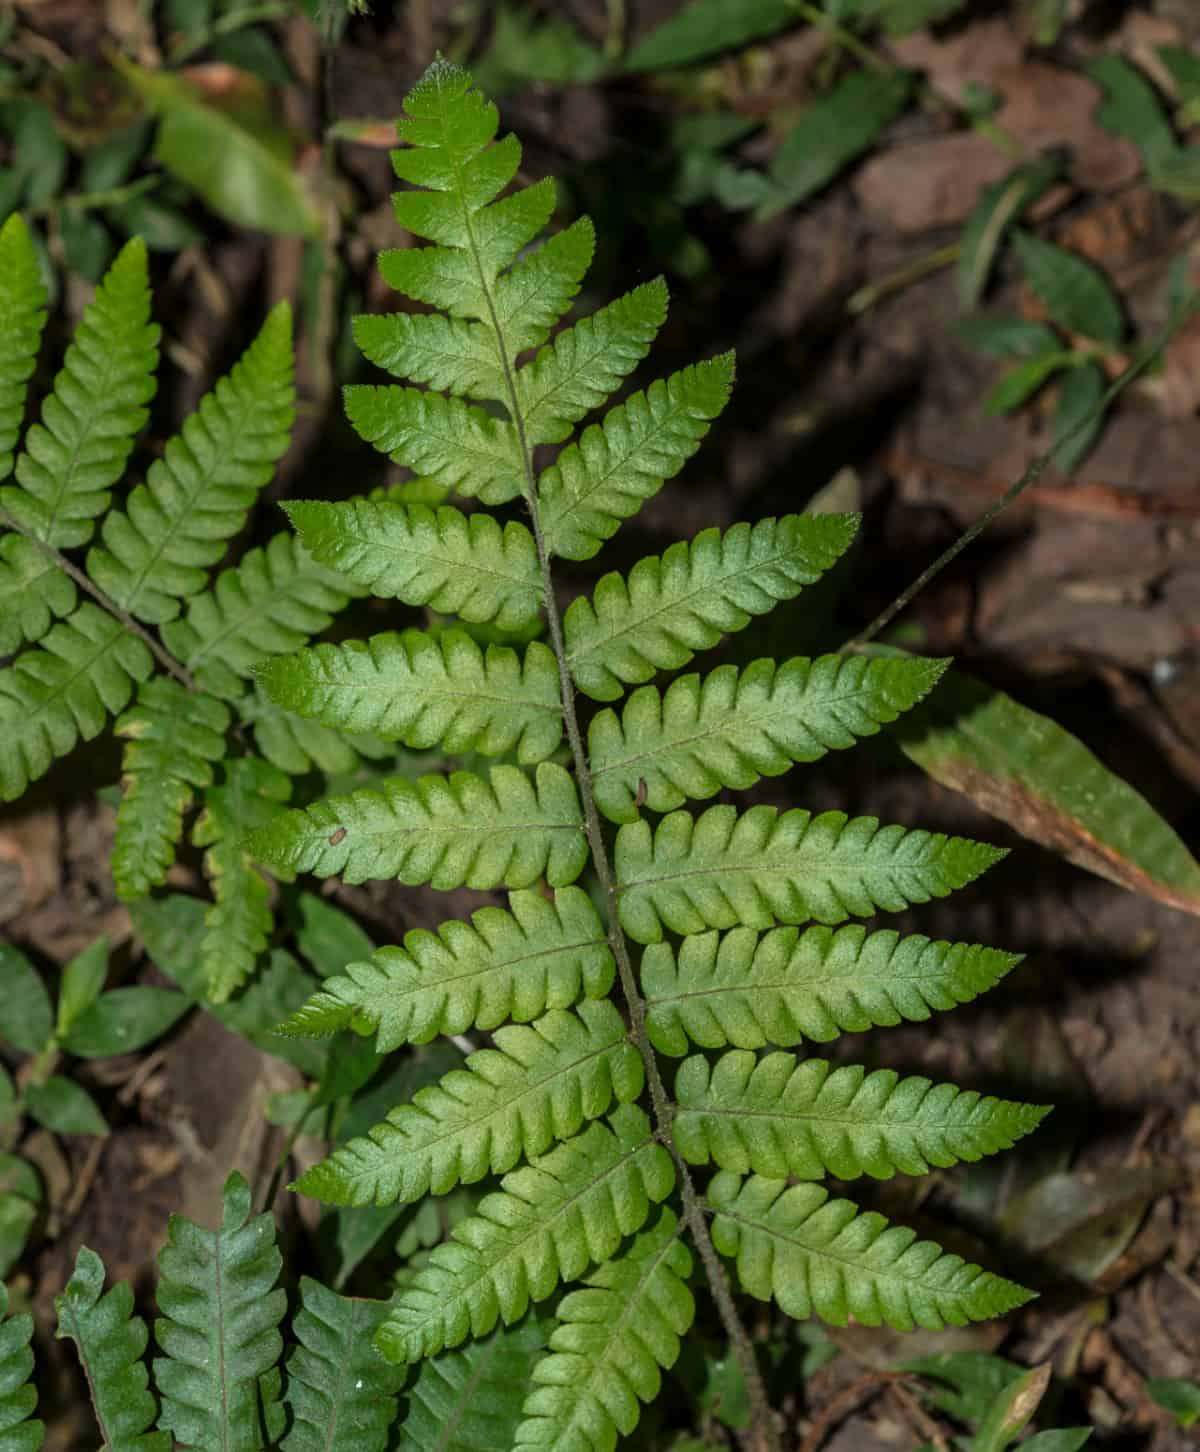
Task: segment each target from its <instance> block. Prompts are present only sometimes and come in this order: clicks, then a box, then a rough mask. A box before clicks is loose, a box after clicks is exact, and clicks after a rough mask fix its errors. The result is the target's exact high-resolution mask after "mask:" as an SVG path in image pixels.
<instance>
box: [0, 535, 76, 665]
mask: <svg viewBox="0 0 1200 1452" xmlns="http://www.w3.org/2000/svg"><path fill="white" fill-rule="evenodd" d="M0 522H2V521H0ZM77 598H78V597H77V595H76V591H75V585H74V582H73V581H72V580H71V579H70V578H69V577H68V576H67V575H65V574H63V572H62V570H60V569H59V568H58V566H57V565H56V564H55V563H54V561H53V560H52V559H51V558H50V557H49V556H48V555H47V554H46V553H45V551H44V550H42V549H40V548H39V547H38V546H37V545H36V544H35V543H34V541H33V540H31V539H26V538H25V536H24V535H21V534H6V535H5V536H4V537H3V538H2V539H0V655H15V654H16V652H17V650H18V649H19V647H20V646H21V644H22V642H24V641H30V642H33V641H37V640H40V639H41V638H42V636H43V635H45V633H46V632H47V630H49V629H50V625H51V622H52V621H54V620H55V619H56V618H57V619H61V618H62V616H64V615H69V614H70V613H71V611H72V610H74V608H75V602H76V599H77Z"/></svg>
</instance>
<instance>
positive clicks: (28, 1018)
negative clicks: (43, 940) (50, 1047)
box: [0, 943, 54, 1054]
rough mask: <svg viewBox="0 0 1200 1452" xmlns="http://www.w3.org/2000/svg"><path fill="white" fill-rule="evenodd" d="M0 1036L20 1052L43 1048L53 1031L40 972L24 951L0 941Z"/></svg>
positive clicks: (47, 1000) (51, 1012) (47, 995)
mask: <svg viewBox="0 0 1200 1452" xmlns="http://www.w3.org/2000/svg"><path fill="white" fill-rule="evenodd" d="M0 983H3V984H4V991H3V992H2V993H0V1037H2V1038H6V1039H7V1040H8V1041H9V1043H10V1044H11V1045H12V1046H13V1048H14V1049H20V1050H21V1052H22V1053H23V1054H36V1053H39V1052H40V1051H41V1050H42V1049H43V1048H45V1046H46V1044H47V1042H48V1041H49V1039H50V1035H51V1034H52V1033H53V1032H54V1010H53V1009H52V1007H51V1006H50V995H49V994H48V993H47V992H46V988H45V985H44V984H43V983H42V979H41V975H40V974H39V973H38V971H37V969H36V968H35V967H34V966H33V964H32V963H31V962H30V961H29V959H28V958H26V956H25V954H24V953H20V952H18V951H17V949H16V948H14V947H13V946H12V945H11V944H9V943H0Z"/></svg>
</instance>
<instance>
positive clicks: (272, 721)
mask: <svg viewBox="0 0 1200 1452" xmlns="http://www.w3.org/2000/svg"><path fill="white" fill-rule="evenodd" d="M237 713H238V715H239V716H240V717H241V719H242V720H243V721H244V722H246V724H247V725H248V726H249V727H250V728H251V730H252V731H253V732H254V744H255V746H256V747H257V748H258V752H259V754H260V755H261V756H265V757H266V759H267V760H268V761H269V762H270V763H271V765H272V766H277V767H278V768H279V769H280V771H286V772H287V773H288V774H289V775H290V776H303V775H304V774H305V773H306V772H309V771H312V770H313V768H314V767H315V768H316V769H317V770H318V771H323V772H326V773H327V774H329V775H335V776H336V775H341V774H344V773H347V772H351V771H356V770H357V769H358V768H359V767H360V766H361V765H362V762H363V758H364V757H365V758H366V759H367V760H368V761H386V760H388V759H389V758H393V757H394V756H395V751H394V750H393V749H392V748H391V747H389V745H388V744H387V742H386V741H381V740H380V739H379V737H378V736H369V735H365V734H353V735H352V734H349V733H347V732H344V731H333V730H331V729H330V728H329V727H328V726H322V725H321V724H320V722H319V721H306V720H305V719H304V718H303V717H302V716H297V715H296V714H295V712H294V711H285V710H284V708H283V707H282V706H277V705H276V704H275V702H274V701H272V700H271V699H270V697H269V696H268V695H267V693H266V692H265V691H264V690H262V689H261V687H260V686H259V684H258V682H257V681H256V682H255V683H254V686H253V688H252V689H251V691H250V693H249V694H248V695H245V696H242V697H241V699H240V700H239V701H238V703H237Z"/></svg>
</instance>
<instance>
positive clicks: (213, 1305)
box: [154, 1173, 287, 1452]
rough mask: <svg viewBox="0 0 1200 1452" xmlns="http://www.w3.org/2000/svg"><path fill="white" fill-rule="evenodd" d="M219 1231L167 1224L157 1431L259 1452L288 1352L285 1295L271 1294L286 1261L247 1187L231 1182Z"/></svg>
mask: <svg viewBox="0 0 1200 1452" xmlns="http://www.w3.org/2000/svg"><path fill="white" fill-rule="evenodd" d="M223 1202H224V1209H223V1214H222V1221H221V1228H220V1230H203V1229H201V1228H200V1226H198V1225H193V1224H192V1222H191V1221H190V1220H186V1219H185V1218H184V1217H183V1216H182V1215H172V1216H171V1219H170V1221H169V1222H168V1224H167V1243H166V1245H165V1246H164V1247H163V1249H162V1250H161V1251H160V1252H159V1256H158V1265H159V1271H160V1275H161V1279H160V1281H159V1284H158V1306H159V1310H160V1311H161V1312H162V1315H161V1316H160V1317H159V1319H158V1320H157V1321H156V1322H155V1323H154V1336H155V1340H156V1341H157V1342H158V1345H159V1347H160V1349H161V1350H162V1352H163V1355H162V1356H161V1357H158V1358H156V1359H155V1362H154V1378H155V1381H156V1383H157V1385H158V1389H159V1392H160V1394H161V1396H162V1413H161V1415H160V1417H159V1425H160V1426H161V1427H163V1428H164V1429H165V1430H166V1431H168V1432H171V1433H173V1435H174V1437H175V1440H176V1441H177V1442H182V1443H183V1444H184V1446H186V1447H195V1448H197V1449H199V1452H258V1449H259V1448H260V1447H261V1446H262V1434H261V1431H260V1425H259V1423H260V1415H261V1412H262V1410H263V1408H262V1399H261V1393H260V1378H263V1377H265V1376H266V1375H267V1374H268V1373H270V1372H271V1371H272V1370H273V1369H274V1368H275V1366H276V1363H277V1362H278V1360H279V1354H280V1352H281V1351H282V1349H283V1338H282V1337H281V1336H280V1334H279V1329H278V1328H279V1323H280V1321H281V1320H282V1319H283V1315H284V1312H285V1311H286V1309H287V1295H286V1293H285V1292H284V1291H282V1290H277V1289H273V1287H274V1286H275V1282H276V1280H277V1279H278V1276H279V1269H280V1266H281V1265H282V1263H283V1257H282V1256H281V1255H280V1254H279V1251H278V1249H277V1248H276V1245H275V1222H274V1221H273V1220H272V1219H271V1217H270V1216H269V1215H257V1216H255V1217H254V1218H253V1219H252V1218H251V1217H250V1187H249V1185H247V1184H246V1181H245V1180H244V1179H243V1178H242V1176H241V1175H239V1174H237V1173H234V1174H232V1175H230V1177H229V1179H228V1180H227V1181H226V1182H225V1190H224V1196H223Z"/></svg>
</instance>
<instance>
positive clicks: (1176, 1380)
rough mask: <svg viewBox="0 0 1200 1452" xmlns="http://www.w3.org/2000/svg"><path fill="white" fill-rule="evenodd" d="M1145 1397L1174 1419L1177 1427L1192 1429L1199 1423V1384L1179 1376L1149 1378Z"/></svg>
mask: <svg viewBox="0 0 1200 1452" xmlns="http://www.w3.org/2000/svg"><path fill="white" fill-rule="evenodd" d="M1146 1395H1147V1396H1148V1397H1149V1398H1150V1400H1151V1401H1152V1402H1154V1403H1155V1404H1156V1405H1157V1406H1160V1407H1162V1408H1163V1410H1164V1411H1168V1412H1170V1413H1171V1415H1172V1416H1173V1417H1174V1418H1175V1425H1176V1426H1177V1427H1183V1428H1185V1429H1186V1428H1188V1427H1194V1426H1195V1425H1196V1423H1197V1422H1200V1383H1197V1382H1194V1381H1188V1380H1187V1379H1186V1378H1184V1377H1179V1376H1158V1377H1151V1378H1150V1380H1149V1381H1147V1383H1146Z"/></svg>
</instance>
